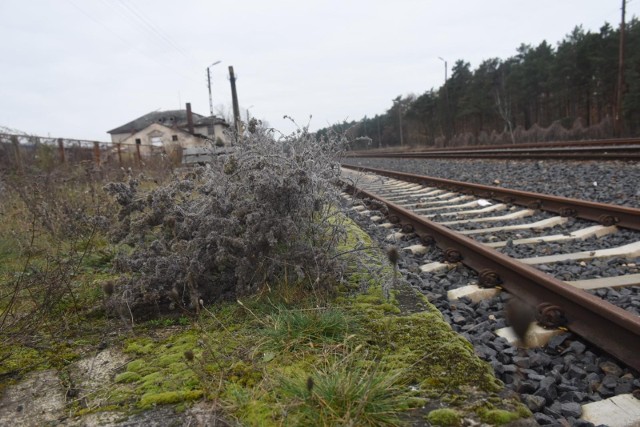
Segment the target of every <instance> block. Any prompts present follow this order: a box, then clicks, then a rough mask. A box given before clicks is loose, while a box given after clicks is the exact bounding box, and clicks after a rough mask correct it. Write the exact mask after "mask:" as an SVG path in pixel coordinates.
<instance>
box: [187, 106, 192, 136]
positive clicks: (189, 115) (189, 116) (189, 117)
mask: <svg viewBox="0 0 640 427" xmlns="http://www.w3.org/2000/svg"><path fill="white" fill-rule="evenodd" d="M187 126H188V128H189V133H193V114H191V103H190V102H187Z"/></svg>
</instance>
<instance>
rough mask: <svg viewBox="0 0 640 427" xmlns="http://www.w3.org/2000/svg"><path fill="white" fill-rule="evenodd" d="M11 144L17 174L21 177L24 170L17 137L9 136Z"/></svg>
mask: <svg viewBox="0 0 640 427" xmlns="http://www.w3.org/2000/svg"><path fill="white" fill-rule="evenodd" d="M11 142H12V143H13V150H14V152H15V155H16V166H17V167H18V173H20V174H21V175H22V174H23V173H24V169H23V168H22V155H21V154H20V142H19V141H18V137H17V136H15V135H13V136H11Z"/></svg>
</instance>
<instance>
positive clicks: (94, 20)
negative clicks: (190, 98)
mask: <svg viewBox="0 0 640 427" xmlns="http://www.w3.org/2000/svg"><path fill="white" fill-rule="evenodd" d="M67 1H68V2H69V3H70V4H71V5H72V6H73V7H75V8H76V9H77V10H78V11H80V13H82V14H83V15H84V16H86V17H87V18H89V19H90V20H92V21H93V22H95V23H97V24H98V25H100V26H102V27H103V28H105V29H106V30H107V31H108V32H109V33H111V34H112V35H114V36H115V37H117V38H118V39H120V41H122V42H123V43H124V44H126V45H127V46H129V47H133V49H135V50H136V51H138V52H139V53H140V54H142V55H143V56H145V57H146V58H148V59H150V60H152V61H154V62H155V63H157V64H158V65H160V66H162V67H167V68H169V69H171V70H172V71H174V72H175V73H176V74H179V75H180V76H181V77H183V78H186V79H189V80H191V81H193V82H196V83H198V82H197V80H195V79H194V78H193V77H191V76H188V75H186V74H184V73H183V72H181V71H180V70H178V69H176V68H174V67H173V66H172V65H171V63H163V62H160V61H159V60H158V59H157V58H155V57H153V56H151V55H149V54H148V53H147V52H145V51H144V50H142V49H140V48H139V47H137V46H136V45H135V44H134V43H131V42H130V41H129V40H126V39H125V38H124V37H122V36H121V35H120V34H118V33H117V32H116V31H114V30H113V29H111V27H109V26H108V25H107V24H105V23H104V22H102V21H101V20H99V19H97V18H96V17H94V16H92V15H91V14H90V13H88V12H87V11H86V10H84V9H83V8H81V7H80V6H78V4H77V3H75V2H74V1H73V0H67Z"/></svg>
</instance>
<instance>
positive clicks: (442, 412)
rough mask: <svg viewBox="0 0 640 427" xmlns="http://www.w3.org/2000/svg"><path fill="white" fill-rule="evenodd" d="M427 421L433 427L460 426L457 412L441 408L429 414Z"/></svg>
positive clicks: (460, 422) (460, 421) (459, 417)
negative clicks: (433, 426)
mask: <svg viewBox="0 0 640 427" xmlns="http://www.w3.org/2000/svg"><path fill="white" fill-rule="evenodd" d="M427 421H429V422H430V423H431V424H433V425H435V426H444V427H455V426H459V425H461V424H462V417H461V416H460V413H458V411H455V410H453V409H449V408H442V409H436V410H433V411H431V412H429V415H427Z"/></svg>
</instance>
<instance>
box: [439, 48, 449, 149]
mask: <svg viewBox="0 0 640 427" xmlns="http://www.w3.org/2000/svg"><path fill="white" fill-rule="evenodd" d="M438 59H439V60H440V61H442V62H444V132H443V133H444V136H445V144H446V139H448V138H449V87H448V85H447V78H448V76H447V61H446V60H445V59H444V58H442V57H440V56H438Z"/></svg>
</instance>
